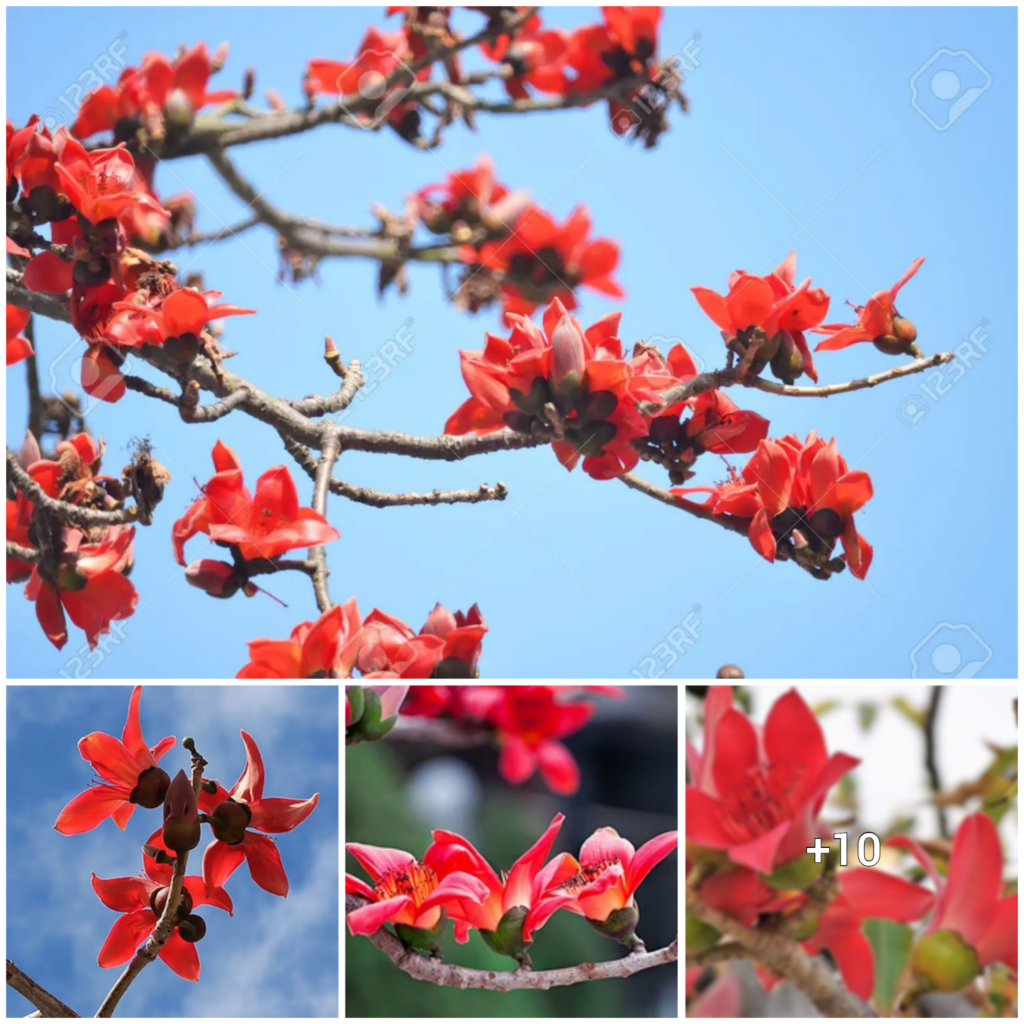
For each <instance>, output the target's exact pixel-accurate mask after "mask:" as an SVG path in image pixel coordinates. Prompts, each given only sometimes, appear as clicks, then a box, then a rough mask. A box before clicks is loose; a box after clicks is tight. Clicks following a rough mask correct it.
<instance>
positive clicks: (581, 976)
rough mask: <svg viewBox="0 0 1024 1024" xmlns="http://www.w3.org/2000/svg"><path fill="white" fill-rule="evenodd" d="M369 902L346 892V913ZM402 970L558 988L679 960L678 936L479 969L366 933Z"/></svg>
mask: <svg viewBox="0 0 1024 1024" xmlns="http://www.w3.org/2000/svg"><path fill="white" fill-rule="evenodd" d="M365 905H366V901H365V900H363V899H361V898H359V897H356V896H352V895H350V894H346V896H345V913H346V914H347V913H349V912H350V911H352V910H357V909H358V908H359V907H361V906H365ZM366 938H368V939H369V940H370V942H372V943H373V945H374V946H376V947H377V948H378V949H379V950H380V951H381V952H382V953H384V954H385V955H386V956H387V957H388V958H389V959H390V960H391V962H392V963H393V964H394V965H395V966H396V967H397V968H398V969H399V970H400V971H404V972H405V973H406V974H408V975H409V976H410V977H412V978H416V979H418V980H419V981H429V982H430V983H431V984H432V985H443V986H446V987H449V988H461V989H467V988H482V989H487V990H488V991H490V992H514V991H518V990H522V989H541V990H547V989H549V988H558V987H560V986H564V985H577V984H579V983H580V982H584V981H598V980H600V979H602V978H628V977H630V976H631V975H634V974H638V973H639V972H640V971H646V970H649V969H650V968H651V967H659V966H660V965H661V964H669V963H673V962H675V961H676V960H678V959H679V939H678V938H675V939H673V940H672V942H671V943H670V944H669V945H668V946H666V947H665V948H664V949H658V950H655V951H654V952H652V953H630V954H629V955H628V956H624V957H622V958H621V959H620V960H609V961H607V962H606V963H587V964H579V966H577V967H560V968H557V969H555V970H551V971H527V970H515V971H479V970H475V969H473V968H471V967H459V966H457V965H456V964H446V963H442V962H441V961H440V960H433V959H430V958H428V957H422V956H420V955H419V954H418V953H415V952H413V951H412V950H410V949H406V947H405V946H404V945H402V943H401V942H400V941H399V940H398V939H397V938H396V937H395V936H394V935H392V934H391V932H389V931H387V930H386V929H384V928H383V927H382V928H380V929H379V930H378V931H376V932H374V934H373V935H368V936H366Z"/></svg>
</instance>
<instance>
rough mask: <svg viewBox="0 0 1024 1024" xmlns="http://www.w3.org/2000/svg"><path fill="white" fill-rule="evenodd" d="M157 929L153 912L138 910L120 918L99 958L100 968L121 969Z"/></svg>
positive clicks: (111, 930)
mask: <svg viewBox="0 0 1024 1024" xmlns="http://www.w3.org/2000/svg"><path fill="white" fill-rule="evenodd" d="M155 927H156V914H154V913H153V911H152V910H148V909H147V910H136V911H135V912H134V913H131V914H125V915H124V916H123V917H119V918H118V919H117V920H116V921H115V922H114V926H113V927H112V928H111V929H110V933H109V934H108V935H107V939H106V941H105V942H104V943H103V948H102V949H100V955H99V957H98V958H97V960H98V962H99V965H100V967H120V966H121V964H124V963H127V962H128V961H129V960H131V958H132V957H133V956H134V955H135V951H136V950H137V949H138V948H139V946H141V945H142V944H143V942H145V941H146V939H148V938H149V936H150V934H151V932H152V931H153V929H154V928H155Z"/></svg>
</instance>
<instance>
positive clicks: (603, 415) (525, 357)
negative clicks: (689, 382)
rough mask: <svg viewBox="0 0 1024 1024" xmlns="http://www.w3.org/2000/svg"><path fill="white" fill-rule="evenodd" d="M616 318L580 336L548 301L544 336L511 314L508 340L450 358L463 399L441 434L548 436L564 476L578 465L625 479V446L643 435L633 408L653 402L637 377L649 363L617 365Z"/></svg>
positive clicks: (647, 382)
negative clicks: (506, 430)
mask: <svg viewBox="0 0 1024 1024" xmlns="http://www.w3.org/2000/svg"><path fill="white" fill-rule="evenodd" d="M620 318H621V314H619V313H611V314H609V315H608V316H606V317H603V318H602V319H600V320H598V321H597V323H595V324H593V325H592V326H590V327H588V328H587V329H586V330H584V329H583V327H582V326H581V324H580V322H579V321H578V320H577V319H576V318H575V317H574V316H571V315H570V314H569V313H568V312H567V310H566V308H565V306H564V305H563V304H562V302H561V301H560V300H559V299H557V298H556V299H553V300H552V301H551V303H550V304H549V305H548V307H547V309H546V310H545V311H544V317H543V328H541V327H539V326H538V325H537V324H535V323H533V322H532V321H531V320H529V319H528V318H527V317H525V316H519V315H517V314H510V315H509V316H508V318H507V319H508V321H509V323H510V324H511V325H512V333H511V335H510V336H509V337H508V338H507V339H505V338H500V337H498V336H497V335H494V334H488V335H487V345H486V347H485V348H484V350H483V351H482V352H467V351H462V352H460V353H459V355H460V357H461V359H462V376H463V378H464V380H465V381H466V386H467V387H468V388H469V391H470V394H471V396H472V397H471V398H469V399H468V400H467V401H465V402H464V403H463V404H462V405H461V406H460V407H459V408H458V409H457V410H456V411H455V412H454V413H453V414H452V415H451V416H450V417H449V418H448V422H447V423H446V424H445V432H446V433H448V434H467V433H477V434H488V433H491V432H493V431H495V430H501V429H502V428H503V427H511V428H512V429H513V430H517V431H519V432H521V433H527V434H535V433H537V432H540V433H541V434H542V435H544V434H547V435H550V436H552V443H551V446H552V448H553V449H554V451H555V455H556V456H557V457H558V461H559V462H561V463H562V465H563V466H565V467H566V469H569V470H571V469H573V468H574V467H575V466H576V464H577V462H578V461H579V459H580V457H581V456H582V457H583V469H584V471H585V472H586V473H589V474H590V475H591V476H592V477H594V478H595V479H598V480H607V479H611V478H613V477H616V476H620V475H621V474H623V473H626V472H629V471H630V470H631V469H632V468H633V467H634V466H636V464H637V462H638V461H639V458H640V456H639V454H638V453H637V451H636V450H635V449H634V447H633V444H632V442H633V440H634V439H637V438H641V437H645V436H646V435H647V432H648V425H647V421H646V420H645V419H644V417H643V416H642V415H641V414H640V412H639V411H638V409H637V403H638V402H639V401H646V400H648V399H654V398H656V397H657V394H656V392H655V391H654V390H652V388H651V384H652V380H651V379H650V378H649V377H648V375H647V374H646V372H645V371H646V370H647V369H648V367H649V360H645V359H644V358H642V357H637V358H634V359H633V360H625V359H623V356H622V343H621V342H620V341H619V338H618V330H619V320H620ZM659 374H660V375H659V380H658V383H660V384H663V385H664V386H665V387H667V386H669V385H670V384H671V383H672V379H671V377H670V376H668V375H667V373H666V372H664V370H663V368H659ZM553 420H554V422H552V421H553Z"/></svg>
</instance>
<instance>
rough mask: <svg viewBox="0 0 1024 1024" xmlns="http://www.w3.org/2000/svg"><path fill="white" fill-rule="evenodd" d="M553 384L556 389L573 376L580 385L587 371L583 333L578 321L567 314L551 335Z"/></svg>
mask: <svg viewBox="0 0 1024 1024" xmlns="http://www.w3.org/2000/svg"><path fill="white" fill-rule="evenodd" d="M551 352H552V359H551V383H552V384H554V385H555V386H556V387H558V386H560V385H561V384H562V382H563V381H564V380H565V379H566V378H567V377H571V376H575V381H576V382H577V383H578V382H579V381H580V380H582V379H583V371H584V370H585V369H586V366H587V361H586V349H585V346H584V338H583V331H581V330H580V326H579V324H578V323H576V321H575V320H574V319H573V318H572V317H571V316H569V314H568V313H566V315H565V316H563V317H562V319H561V320H559V322H558V326H557V327H556V328H555V329H554V331H553V332H552V334H551Z"/></svg>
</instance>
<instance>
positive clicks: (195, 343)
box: [162, 334, 199, 363]
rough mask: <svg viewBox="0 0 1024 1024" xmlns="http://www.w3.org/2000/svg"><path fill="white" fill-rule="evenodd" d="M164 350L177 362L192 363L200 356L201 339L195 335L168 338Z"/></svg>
mask: <svg viewBox="0 0 1024 1024" xmlns="http://www.w3.org/2000/svg"><path fill="white" fill-rule="evenodd" d="M162 348H163V350H164V351H165V352H166V353H167V354H168V355H169V356H170V357H171V358H172V359H173V360H175V362H179V363H191V362H192V360H193V359H195V357H196V356H197V355H199V339H198V338H197V337H196V336H195V335H194V334H180V335H178V337H177V338H167V339H166V340H165V341H164V343H163V346H162Z"/></svg>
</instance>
